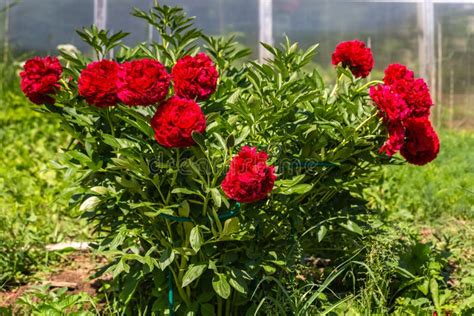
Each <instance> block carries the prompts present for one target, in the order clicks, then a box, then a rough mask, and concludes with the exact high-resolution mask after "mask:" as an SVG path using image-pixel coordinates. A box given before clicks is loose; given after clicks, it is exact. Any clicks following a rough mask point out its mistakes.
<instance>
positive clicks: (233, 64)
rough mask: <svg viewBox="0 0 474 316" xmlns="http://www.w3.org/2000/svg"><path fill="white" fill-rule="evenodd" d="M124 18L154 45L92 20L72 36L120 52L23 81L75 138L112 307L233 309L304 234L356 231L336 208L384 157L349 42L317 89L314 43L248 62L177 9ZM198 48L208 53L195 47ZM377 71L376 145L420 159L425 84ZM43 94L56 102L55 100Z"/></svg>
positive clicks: (105, 51)
mask: <svg viewBox="0 0 474 316" xmlns="http://www.w3.org/2000/svg"><path fill="white" fill-rule="evenodd" d="M134 14H135V15H136V16H137V17H139V18H142V19H144V20H146V21H147V22H148V23H150V24H151V25H153V26H154V27H156V29H157V31H158V33H159V34H160V38H161V42H160V43H152V44H151V45H149V46H144V45H138V46H137V47H127V46H126V45H125V44H123V43H121V39H122V38H123V37H124V36H126V33H123V32H118V33H116V34H109V33H108V32H107V31H106V30H98V29H97V28H96V27H94V26H93V27H92V28H91V29H90V30H86V31H84V32H78V34H79V35H80V36H81V37H82V38H83V39H84V40H85V42H87V43H89V44H90V45H91V46H92V48H93V49H94V50H95V51H96V53H97V58H99V59H100V58H101V57H103V56H109V53H110V51H111V50H112V49H114V48H118V46H120V48H121V49H116V50H115V51H114V52H115V54H114V55H115V56H116V60H105V59H102V60H99V61H91V60H90V59H88V57H87V56H82V55H81V54H80V53H79V52H78V53H77V54H74V55H70V54H67V53H65V52H63V58H64V59H65V60H67V61H68V63H67V64H65V67H64V73H65V74H67V78H68V80H61V81H60V79H61V78H60V76H61V65H59V62H58V61H57V60H55V59H51V58H49V59H45V60H42V59H41V58H36V59H34V60H32V61H30V62H27V64H26V65H25V71H24V74H22V87H23V85H24V86H25V87H24V88H25V89H24V91H25V94H26V95H27V96H28V97H30V98H31V99H32V100H34V101H36V102H45V103H49V104H48V106H46V107H44V108H41V109H40V110H41V111H43V112H48V113H49V114H51V115H54V116H56V117H57V118H58V119H60V120H62V122H63V124H64V126H66V127H68V130H70V131H73V137H74V138H75V141H74V142H71V146H70V147H68V149H67V152H66V153H65V154H64V155H63V156H62V157H61V162H60V163H62V164H63V165H64V168H68V170H69V171H71V173H72V172H78V173H81V177H78V179H80V180H79V181H80V186H81V188H80V192H79V193H78V196H79V198H78V199H74V201H76V200H77V204H78V206H79V204H80V209H81V211H84V212H87V217H88V218H89V219H90V221H91V223H94V225H96V228H97V231H98V234H97V236H96V237H97V239H98V240H97V241H98V242H97V243H96V244H97V246H98V247H99V250H100V251H101V253H105V254H109V255H110V258H111V261H110V263H109V264H108V265H107V267H105V268H104V269H102V270H101V271H102V272H101V273H111V274H112V275H113V276H114V278H113V282H112V283H113V284H112V285H111V290H112V291H116V293H115V292H114V293H113V294H114V295H112V296H111V297H114V299H117V300H118V304H117V305H118V306H120V307H125V309H126V311H127V313H129V314H134V315H135V314H137V315H138V314H146V313H150V312H152V313H156V314H159V315H173V314H174V313H176V314H177V315H184V314H205V315H214V314H217V315H222V314H223V313H222V312H223V310H225V311H226V312H227V311H232V313H234V311H235V314H236V315H245V313H247V312H248V310H247V309H248V307H249V306H257V305H258V301H262V299H264V298H265V297H267V295H268V293H269V292H268V290H269V289H271V288H272V286H267V285H263V286H261V287H260V288H259V286H260V285H261V282H258V281H259V280H264V279H269V278H268V276H270V275H273V276H275V275H288V272H296V271H297V269H298V268H299V267H300V264H301V262H302V259H303V256H306V255H317V254H315V253H313V251H314V249H315V248H314V241H315V240H318V242H333V241H334V239H330V240H324V241H323V238H333V237H334V236H337V237H336V238H345V237H344V236H350V237H349V238H352V236H354V235H351V234H353V233H354V232H355V231H354V227H355V225H356V224H355V221H356V220H358V218H357V217H353V218H352V220H351V221H350V222H349V218H347V217H346V216H342V217H341V216H340V212H341V211H342V210H345V209H353V208H354V207H355V206H357V205H356V204H359V203H361V204H360V205H361V206H362V205H364V203H365V202H364V201H359V199H358V198H357V199H354V198H350V197H352V196H353V193H354V191H353V190H357V195H359V193H360V188H362V187H363V185H365V184H367V183H368V181H369V180H372V178H371V174H373V171H375V170H376V168H378V167H379V166H380V165H382V164H385V163H390V160H388V159H382V157H381V156H380V155H375V154H374V153H376V151H377V149H378V147H379V145H378V142H376V141H374V142H373V143H370V142H368V140H374V139H378V136H379V134H380V133H385V131H384V130H383V129H381V128H380V121H379V119H378V118H375V117H374V116H373V106H372V104H371V102H370V98H368V97H367V96H366V95H365V94H364V93H362V91H363V90H364V89H366V88H367V87H368V86H371V85H373V84H374V83H373V82H369V83H364V82H363V80H353V79H354V76H355V77H359V78H361V77H362V78H363V77H366V76H368V74H369V73H370V71H371V70H372V68H373V65H374V60H373V57H372V53H371V51H370V49H369V48H367V47H366V46H365V45H364V43H362V42H360V41H349V42H344V43H341V44H340V45H338V46H337V48H336V51H335V52H334V54H333V63H334V64H335V65H342V66H344V67H348V68H349V69H350V70H351V71H352V74H350V73H348V72H347V71H341V72H340V76H341V77H340V78H339V80H338V82H337V84H336V85H335V87H334V89H333V91H334V92H335V93H328V90H327V89H326V88H324V85H319V84H315V78H317V77H319V74H318V70H317V69H312V70H311V72H308V71H307V68H308V64H309V62H310V61H311V60H312V58H313V56H314V54H315V47H316V46H313V47H312V48H309V49H307V50H301V49H298V47H297V45H296V44H291V43H290V41H289V40H288V41H287V43H286V44H284V45H282V48H270V47H268V46H265V47H266V48H267V49H268V50H269V51H270V52H271V53H272V54H273V55H274V56H273V58H271V59H268V61H267V62H266V63H265V65H260V64H259V63H258V62H252V63H249V64H246V61H245V60H242V56H246V53H247V51H246V50H241V49H240V48H238V45H237V43H235V42H234V41H233V39H229V40H227V39H220V38H219V39H217V38H212V37H207V36H203V35H202V34H201V33H200V31H198V30H196V29H194V28H193V27H192V23H191V22H190V21H191V19H189V18H187V17H186V15H185V14H184V13H183V12H182V10H181V9H179V8H171V7H168V6H159V5H156V7H154V8H152V9H151V10H150V11H142V10H138V9H137V10H136V11H135V12H134ZM170 34H172V35H170ZM201 41H205V42H206V51H207V54H206V53H204V52H201V53H198V54H196V55H195V52H196V51H197V46H198V45H199V43H200V42H201ZM144 56H147V57H146V58H144ZM153 56H157V57H156V59H155V58H153ZM209 56H213V60H215V62H214V61H213V60H211V58H210V57H209ZM158 59H159V60H158ZM119 61H120V62H119ZM216 65H224V66H223V67H222V68H220V69H217V68H216ZM169 70H170V72H171V74H169V73H168V71H169ZM219 76H221V79H219ZM344 76H346V77H347V79H349V80H343V78H342V77H344ZM43 77H45V78H43ZM385 77H386V78H385V83H384V85H380V86H376V87H372V88H371V89H370V96H371V97H372V99H373V100H374V102H375V104H376V105H377V108H378V110H379V112H380V116H381V117H382V120H383V123H384V124H385V125H386V127H387V130H388V133H389V138H388V140H387V142H386V143H385V144H384V146H383V147H382V149H381V150H382V151H384V152H386V153H387V154H389V155H393V154H395V153H396V152H398V151H400V152H401V154H402V155H403V156H404V157H405V158H406V160H407V161H408V162H411V163H415V164H420V165H421V164H424V163H427V162H428V161H430V160H432V159H434V157H435V156H436V154H437V153H438V151H439V140H438V138H437V135H436V133H435V132H434V130H433V129H432V126H431V124H430V122H429V120H428V117H427V113H426V112H427V111H426V109H427V108H429V106H427V105H428V104H430V103H431V101H430V99H429V98H428V97H427V94H426V93H427V91H428V89H427V87H426V85H425V84H424V82H423V81H420V80H418V79H415V78H414V76H413V73H412V72H411V71H410V70H409V69H407V68H406V67H404V66H401V65H396V66H391V67H390V68H389V69H387V71H386V76H385ZM69 78H72V79H70V80H69ZM218 81H220V82H222V85H220V86H219V96H218V97H216V98H211V95H212V94H213V93H215V92H216V90H217V84H218ZM59 82H61V84H63V87H64V89H59V88H60V86H59ZM76 83H77V87H76V86H75V85H76ZM32 87H33V88H32ZM33 92H38V95H34V93H33ZM337 92H341V93H337ZM55 94H56V97H57V98H58V100H61V104H58V105H54V104H52V103H54V96H55ZM348 95H349V96H351V98H352V96H353V97H354V98H353V99H352V100H350V99H351V98H348V97H347V96H348ZM35 96H36V97H35ZM37 96H41V98H43V99H41V98H39V97H37ZM428 96H429V93H428ZM352 101H354V102H352ZM356 102H357V104H358V106H350V105H353V104H355V103H356ZM321 104H324V105H326V106H321ZM89 105H93V106H89ZM110 106H115V107H114V108H113V109H106V110H104V109H102V107H110ZM348 137H350V141H346V140H347V139H348ZM257 144H258V147H259V148H265V150H258V149H257V147H255V146H257ZM235 153H237V154H235ZM326 160H327V161H326ZM269 161H270V162H271V163H270V162H269ZM152 162H153V163H152ZM286 162H289V165H290V166H292V168H291V170H287V169H285V168H284V167H283V166H286ZM354 162H360V163H354ZM306 163H307V164H306ZM276 164H278V166H279V169H278V179H277V175H276V167H274V165H276ZM152 166H153V168H152ZM293 166H298V168H293ZM300 166H302V167H301V168H300ZM306 166H310V167H306ZM361 166H363V169H364V170H363V172H362V173H361V172H360V168H361ZM348 183H350V184H351V185H347V184H348ZM354 197H355V196H354ZM255 202H258V203H255ZM241 203H242V205H241ZM244 203H245V204H244ZM348 216H351V215H350V214H348ZM328 218H331V223H330V225H326V226H321V224H322V223H327V219H328ZM327 224H329V223H327ZM317 227H319V228H318V229H319V231H317V230H316V229H315V230H313V228H317ZM332 227H337V230H334V229H333V228H332ZM323 228H324V230H327V232H326V231H323V230H321V229H323ZM341 229H346V230H347V232H346V233H344V234H340V230H341ZM331 230H332V231H331ZM326 233H327V235H328V236H329V235H331V234H332V235H333V236H331V237H324V236H325V235H326ZM341 236H342V237H341ZM299 239H301V240H299ZM334 248H337V247H334ZM287 280H288V278H286V277H285V278H282V282H286V281H287ZM287 285H288V284H283V286H287ZM151 289H152V290H153V291H151ZM252 293H255V297H254V295H252ZM115 294H117V295H115ZM257 296H258V297H257ZM165 297H166V298H168V302H165V301H163V300H162V298H165ZM120 300H122V301H120ZM223 300H226V301H225V302H224V301H223ZM235 302H238V304H236V303H235ZM262 302H263V301H262ZM114 303H115V302H114ZM224 305H225V308H223V307H224ZM234 305H235V306H234ZM150 308H151V309H150ZM125 309H124V310H125ZM216 312H217V313H216ZM264 314H265V312H264Z"/></svg>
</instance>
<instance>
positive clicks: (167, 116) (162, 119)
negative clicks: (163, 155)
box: [151, 96, 206, 148]
mask: <svg viewBox="0 0 474 316" xmlns="http://www.w3.org/2000/svg"><path fill="white" fill-rule="evenodd" d="M151 126H152V127H153V130H154V131H155V139H156V141H157V142H158V143H159V144H160V145H162V146H164V147H168V148H172V147H188V146H192V145H194V140H193V138H192V133H193V132H197V133H201V134H202V133H204V131H205V130H206V118H205V116H204V114H203V113H202V110H201V108H200V107H199V105H198V104H197V103H196V102H194V101H193V100H189V99H183V98H180V97H176V96H175V97H172V98H171V99H169V100H168V101H166V103H164V104H163V105H160V106H159V107H158V109H157V110H156V113H155V115H154V116H153V118H152V119H151Z"/></svg>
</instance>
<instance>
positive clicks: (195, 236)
mask: <svg viewBox="0 0 474 316" xmlns="http://www.w3.org/2000/svg"><path fill="white" fill-rule="evenodd" d="M189 242H190V243H191V248H193V250H194V251H195V252H198V251H199V249H201V245H202V243H203V239H202V235H201V230H200V229H199V226H194V227H193V229H191V233H190V234H189Z"/></svg>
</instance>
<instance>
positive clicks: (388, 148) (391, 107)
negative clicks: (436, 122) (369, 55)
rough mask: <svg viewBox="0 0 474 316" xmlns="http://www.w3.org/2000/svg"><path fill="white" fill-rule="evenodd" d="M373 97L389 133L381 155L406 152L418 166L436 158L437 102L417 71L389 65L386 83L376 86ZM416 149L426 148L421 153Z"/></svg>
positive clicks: (371, 92)
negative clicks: (432, 111)
mask: <svg viewBox="0 0 474 316" xmlns="http://www.w3.org/2000/svg"><path fill="white" fill-rule="evenodd" d="M370 97H371V98H372V100H373V101H374V103H375V105H376V106H377V108H378V109H379V111H380V115H381V116H382V118H383V122H384V124H385V126H386V127H387V130H388V132H389V138H388V139H387V141H386V142H385V144H384V145H383V146H382V147H381V148H380V152H385V153H386V154H387V155H388V156H392V155H394V154H396V153H397V152H398V151H399V150H401V149H403V150H402V151H401V153H402V156H404V157H405V159H407V161H408V162H410V163H413V164H417V165H424V164H426V163H428V162H430V161H432V160H433V159H434V158H436V156H437V154H438V152H439V139H438V136H437V135H436V132H435V131H434V129H433V127H432V125H431V122H430V120H429V115H430V108H431V106H433V101H432V99H431V95H430V92H429V89H428V86H427V84H426V82H425V81H424V80H423V79H421V78H418V79H416V78H415V76H414V73H413V71H412V70H410V69H408V68H407V67H406V66H404V65H400V64H392V65H389V66H388V67H387V68H386V69H385V77H384V84H380V85H377V86H372V87H371V88H370ZM415 118H419V119H420V120H415ZM421 122H423V123H421ZM417 133H418V134H417ZM433 135H434V136H433ZM416 146H419V147H420V148H423V149H420V151H419V152H417V151H416V150H415V147H416ZM408 148H409V149H408ZM407 157H408V158H407Z"/></svg>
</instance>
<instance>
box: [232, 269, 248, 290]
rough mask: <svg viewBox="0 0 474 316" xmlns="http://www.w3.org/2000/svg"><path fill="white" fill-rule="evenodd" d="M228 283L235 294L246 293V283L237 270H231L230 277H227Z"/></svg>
mask: <svg viewBox="0 0 474 316" xmlns="http://www.w3.org/2000/svg"><path fill="white" fill-rule="evenodd" d="M229 283H230V285H231V286H232V287H233V288H234V289H235V290H236V291H237V292H240V293H242V294H247V292H248V287H247V282H245V279H244V277H243V274H242V272H241V271H239V270H237V269H232V270H231V275H230V277H229Z"/></svg>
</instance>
